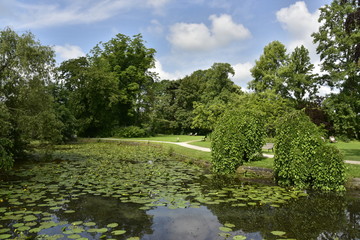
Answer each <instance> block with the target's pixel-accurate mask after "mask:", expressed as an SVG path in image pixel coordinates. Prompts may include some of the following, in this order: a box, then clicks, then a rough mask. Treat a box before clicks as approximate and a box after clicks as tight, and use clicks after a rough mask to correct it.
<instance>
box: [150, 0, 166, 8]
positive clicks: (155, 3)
mask: <svg viewBox="0 0 360 240" xmlns="http://www.w3.org/2000/svg"><path fill="white" fill-rule="evenodd" d="M169 1H170V0H147V2H148V4H149V5H150V6H152V7H154V8H161V7H163V6H164V5H165V4H167V3H168V2H169Z"/></svg>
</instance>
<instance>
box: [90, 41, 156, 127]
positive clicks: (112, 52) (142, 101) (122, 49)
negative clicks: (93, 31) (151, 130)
mask: <svg viewBox="0 0 360 240" xmlns="http://www.w3.org/2000/svg"><path fill="white" fill-rule="evenodd" d="M155 52H156V51H155V49H153V48H147V47H146V46H145V42H144V40H143V39H142V36H141V35H140V34H138V35H135V36H133V38H131V37H128V36H126V35H123V34H117V35H116V37H115V38H113V39H111V40H110V41H108V42H106V43H103V44H101V45H97V46H96V47H95V48H94V49H93V50H92V51H91V54H92V56H91V57H90V62H91V63H92V65H95V66H96V65H99V64H100V65H104V64H106V65H107V66H106V68H107V71H109V72H112V73H114V74H115V77H116V79H117V81H118V90H119V97H118V99H117V100H118V103H117V112H118V113H119V116H118V117H117V118H118V119H119V124H120V125H133V124H135V125H141V123H143V122H145V121H147V120H148V114H149V112H150V110H151V106H149V102H150V101H148V100H151V99H152V96H151V94H152V91H151V85H152V83H153V82H154V80H155V79H156V76H155V75H154V73H152V72H151V71H150V70H149V69H151V68H153V67H154V66H155V58H154V54H155ZM114 117H115V116H114Z"/></svg>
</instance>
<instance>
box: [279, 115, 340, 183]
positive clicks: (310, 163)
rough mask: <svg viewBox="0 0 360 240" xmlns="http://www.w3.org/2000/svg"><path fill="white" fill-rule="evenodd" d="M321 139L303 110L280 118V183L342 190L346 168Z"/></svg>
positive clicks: (335, 151) (337, 153)
mask: <svg viewBox="0 0 360 240" xmlns="http://www.w3.org/2000/svg"><path fill="white" fill-rule="evenodd" d="M321 136H323V132H322V131H321V130H320V128H318V127H317V126H316V125H315V124H314V123H312V122H311V120H310V118H309V117H308V116H306V114H305V113H304V112H303V111H293V112H290V113H288V114H286V115H285V116H284V117H282V118H280V119H279V121H278V124H277V129H276V141H275V158H274V172H275V179H276V181H277V182H278V184H280V185H282V186H295V187H299V188H310V187H311V188H314V189H322V190H341V189H343V184H344V179H345V177H344V171H345V165H344V162H343V159H342V156H341V154H340V153H339V151H338V150H337V149H336V148H335V147H328V146H326V145H325V143H324V142H323V141H322V139H321ZM334 174H339V176H334Z"/></svg>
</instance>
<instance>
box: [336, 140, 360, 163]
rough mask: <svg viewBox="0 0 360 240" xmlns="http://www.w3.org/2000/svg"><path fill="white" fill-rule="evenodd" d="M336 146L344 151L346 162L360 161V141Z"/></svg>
mask: <svg viewBox="0 0 360 240" xmlns="http://www.w3.org/2000/svg"><path fill="white" fill-rule="evenodd" d="M334 144H335V146H336V147H338V148H339V149H340V150H341V151H342V153H343V154H344V157H345V159H346V160H354V161H360V141H351V142H337V143H334Z"/></svg>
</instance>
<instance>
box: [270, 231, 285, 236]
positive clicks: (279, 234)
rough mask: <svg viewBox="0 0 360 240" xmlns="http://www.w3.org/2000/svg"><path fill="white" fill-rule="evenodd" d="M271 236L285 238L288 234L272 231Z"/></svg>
mask: <svg viewBox="0 0 360 240" xmlns="http://www.w3.org/2000/svg"><path fill="white" fill-rule="evenodd" d="M271 234H273V235H275V236H283V235H285V234H286V232H283V231H272V232H271Z"/></svg>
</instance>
